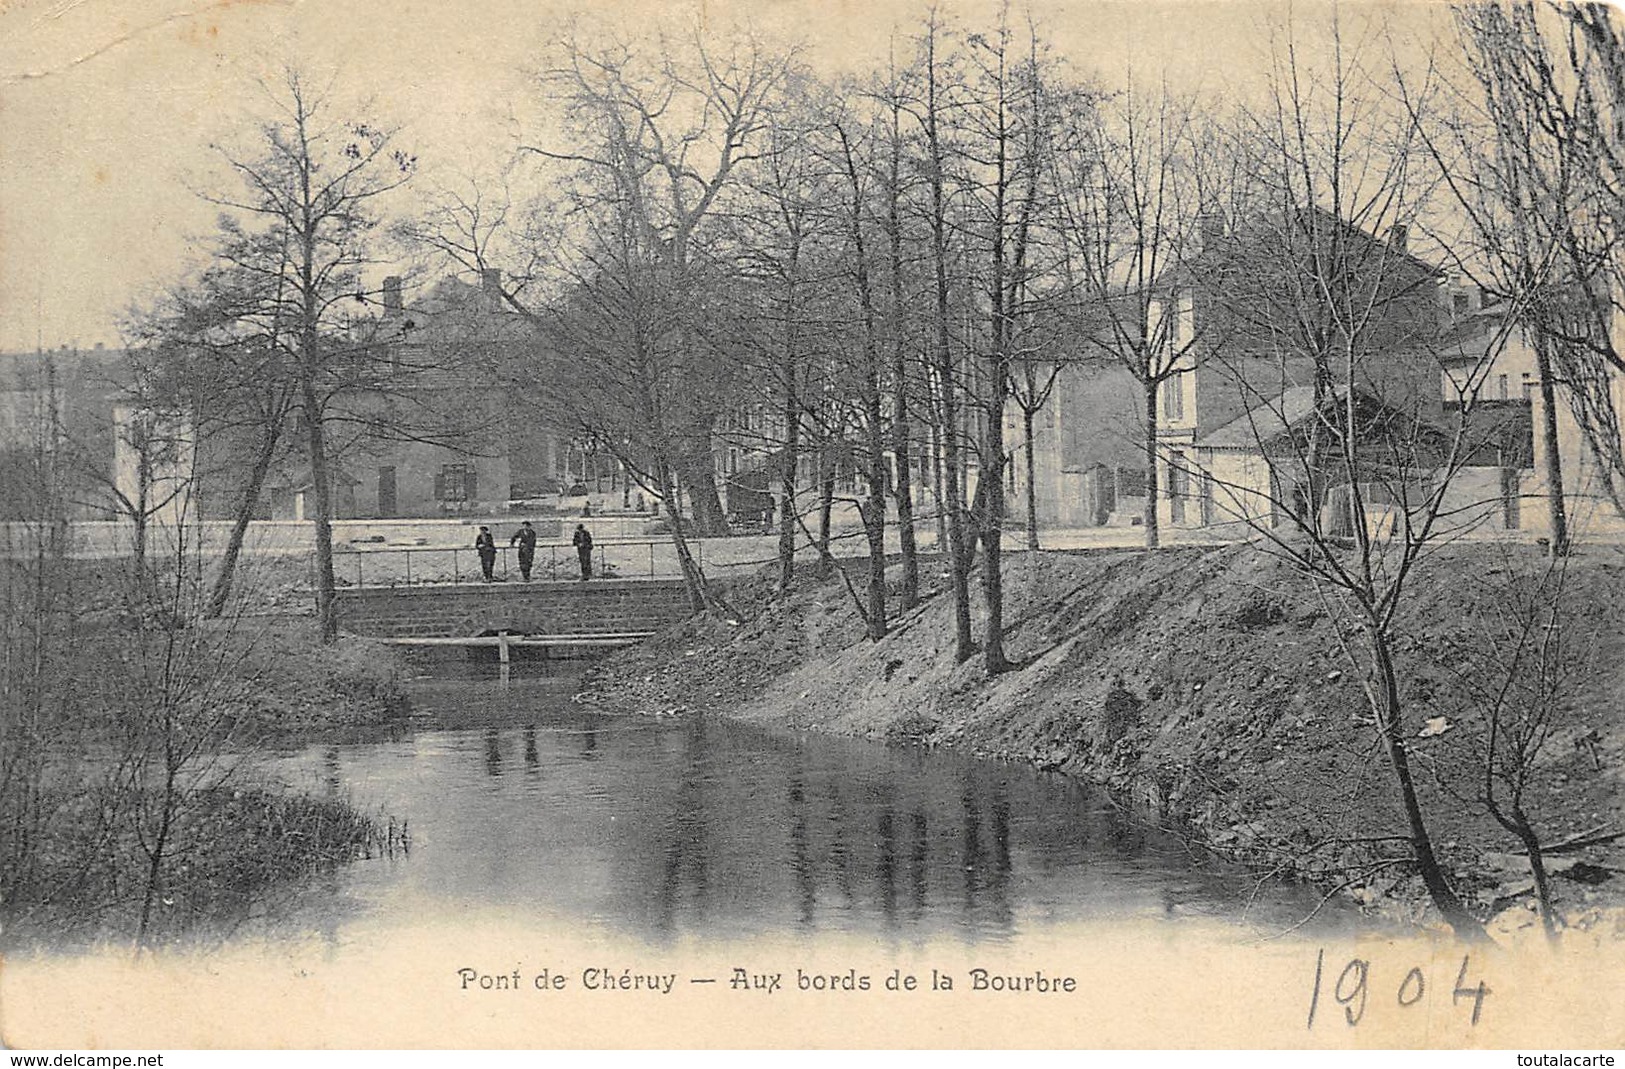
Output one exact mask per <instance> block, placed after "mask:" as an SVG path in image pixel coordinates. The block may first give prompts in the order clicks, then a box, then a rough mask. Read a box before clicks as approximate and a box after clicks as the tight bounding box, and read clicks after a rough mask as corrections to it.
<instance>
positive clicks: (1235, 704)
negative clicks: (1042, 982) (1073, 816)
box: [589, 546, 1625, 927]
mask: <svg viewBox="0 0 1625 1069" xmlns="http://www.w3.org/2000/svg"><path fill="white" fill-rule="evenodd" d="M1542 567H1543V565H1542V564H1541V562H1540V560H1539V558H1538V557H1536V556H1534V555H1533V554H1528V555H1525V554H1524V551H1522V550H1518V549H1506V548H1498V547H1466V548H1461V549H1452V550H1448V551H1441V552H1440V553H1438V554H1436V555H1435V556H1433V557H1432V558H1431V559H1430V560H1429V561H1428V562H1427V564H1426V565H1425V566H1424V567H1423V568H1422V569H1421V570H1420V571H1419V572H1418V573H1417V574H1416V576H1415V577H1414V580H1413V582H1414V585H1413V586H1412V587H1411V593H1410V595H1409V596H1408V598H1407V599H1406V601H1405V602H1404V604H1403V606H1402V609H1401V611H1400V613H1399V616H1398V618H1397V619H1396V621H1395V627H1394V633H1395V635H1396V639H1397V642H1396V646H1397V650H1398V657H1399V665H1398V668H1399V675H1400V679H1401V681H1402V686H1403V697H1404V699H1405V707H1406V710H1407V712H1406V721H1405V724H1404V736H1405V738H1406V739H1407V745H1408V747H1409V750H1410V753H1411V755H1412V759H1413V762H1414V764H1415V766H1416V768H1417V777H1418V781H1419V782H1418V788H1419V791H1420V792H1421V795H1422V800H1423V803H1424V805H1425V807H1426V812H1427V814H1428V816H1429V818H1430V821H1431V823H1432V830H1433V833H1434V837H1435V839H1436V842H1437V844H1438V845H1439V847H1440V849H1441V852H1442V854H1443V860H1444V863H1445V865H1446V867H1447V869H1448V871H1449V873H1450V875H1451V877H1452V879H1453V880H1454V881H1455V883H1456V884H1457V885H1458V886H1459V887H1460V888H1461V889H1462V890H1463V891H1464V892H1465V893H1466V894H1467V895H1468V896H1469V897H1470V898H1471V899H1472V901H1473V903H1474V907H1475V909H1476V910H1477V911H1478V912H1479V913H1480V914H1481V915H1485V916H1489V915H1493V914H1501V915H1502V916H1501V923H1503V924H1506V925H1512V926H1514V927H1516V926H1521V925H1524V924H1526V923H1527V922H1528V918H1529V916H1530V915H1529V914H1528V911H1527V909H1526V908H1525V907H1526V904H1527V903H1528V893H1527V892H1528V887H1527V884H1528V880H1527V875H1528V874H1527V868H1524V869H1523V871H1522V872H1520V871H1519V868H1518V865H1519V859H1518V858H1517V857H1516V856H1515V850H1516V849H1517V843H1516V841H1515V840H1514V839H1513V838H1512V836H1511V835H1510V834H1508V833H1507V832H1506V831H1505V830H1504V829H1502V828H1501V827H1500V825H1498V824H1497V823H1496V822H1495V821H1494V820H1493V819H1492V818H1491V817H1490V815H1489V814H1488V813H1487V812H1486V811H1485V809H1484V807H1483V806H1482V805H1480V804H1478V802H1477V800H1476V799H1475V798H1474V797H1472V788H1473V778H1472V776H1471V775H1470V774H1469V773H1470V770H1471V769H1472V768H1473V767H1474V762H1475V761H1478V760H1479V759H1480V757H1481V752H1480V751H1481V747H1482V743H1483V741H1484V738H1485V735H1484V732H1483V731H1482V730H1481V727H1482V710H1481V709H1480V708H1478V707H1477V706H1476V705H1475V701H1476V698H1475V697H1474V694H1475V692H1474V691H1473V688H1472V687H1471V686H1470V685H1469V684H1470V683H1471V681H1472V680H1473V679H1474V678H1482V677H1484V676H1485V675H1486V674H1493V670H1494V660H1495V658H1496V657H1497V656H1498V650H1499V649H1500V647H1501V644H1503V643H1504V641H1505V626H1504V625H1505V624H1506V622H1507V621H1506V611H1505V610H1506V605H1507V604H1508V602H1509V598H1510V597H1511V594H1512V593H1513V592H1516V591H1517V590H1521V589H1524V588H1525V587H1526V586H1527V584H1528V582H1529V577H1530V576H1538V575H1539V574H1541V570H1542ZM932 579H933V584H934V585H933V587H932V589H931V590H930V592H929V595H928V597H927V599H926V601H925V603H924V604H923V605H922V606H921V608H920V609H918V610H917V611H915V612H913V613H911V614H908V615H906V616H904V617H903V618H901V619H899V620H897V621H896V622H895V624H894V626H893V628H892V630H891V633H890V634H889V635H888V636H887V637H886V638H885V639H883V640H881V641H879V642H875V643H870V642H868V641H866V640H865V639H864V638H863V628H862V625H861V621H860V620H859V619H858V616H857V613H856V611H855V609H854V607H853V605H852V604H851V600H850V598H849V596H848V595H847V593H846V589H845V586H844V584H842V583H841V582H840V580H839V579H834V580H830V581H826V582H822V583H820V582H808V583H806V584H804V585H803V586H802V587H801V588H800V589H799V590H797V591H795V592H794V593H793V594H792V595H791V596H789V597H784V598H775V597H773V596H771V595H772V592H771V589H770V587H768V586H767V585H766V583H765V582H758V583H755V584H745V585H743V586H741V587H740V588H739V589H738V590H736V591H735V592H734V594H733V598H732V600H733V604H734V605H735V606H736V607H738V608H740V609H741V610H742V611H743V612H745V614H746V617H745V618H744V619H743V620H741V621H739V622H737V623H730V622H727V621H721V620H716V619H696V620H693V621H691V622H689V623H688V624H685V625H683V626H682V627H680V628H677V629H675V630H673V631H670V632H668V633H666V634H664V635H662V636H661V637H659V638H658V639H656V640H654V641H652V642H650V643H648V644H646V645H645V646H643V647H641V648H638V649H635V650H632V651H628V652H627V653H625V654H623V655H620V656H618V657H616V658H614V659H612V660H611V661H610V662H608V663H607V664H606V665H605V666H604V667H603V668H601V669H600V670H599V671H598V672H597V673H596V674H595V675H594V677H592V679H591V680H590V682H589V686H590V690H591V692H592V694H593V696H594V697H595V698H596V699H597V700H599V701H602V702H604V703H606V704H614V705H619V706H629V707H631V708H633V709H636V710H638V711H642V712H650V713H678V714H689V715H693V714H699V713H707V712H709V713H719V714H723V715H727V716H732V717H738V718H742V719H746V720H754V721H761V722H772V723H777V724H783V725H788V726H792V727H797V728H809V729H816V730H823V731H834V732H840V733H845V734H852V735H860V736H867V737H872V738H877V739H884V740H887V741H891V742H899V743H909V744H917V745H930V746H938V745H943V746H955V747H962V748H965V749H968V750H971V751H974V752H978V753H983V754H987V755H993V756H999V757H1005V758H1015V759H1022V760H1027V761H1031V762H1034V763H1036V764H1038V765H1040V766H1042V767H1046V768H1053V769H1058V770H1062V771H1065V772H1067V773H1071V774H1074V775H1077V776H1080V777H1082V778H1086V779H1089V780H1091V781H1094V782H1098V783H1101V784H1105V785H1107V786H1108V787H1110V788H1111V789H1113V790H1114V791H1116V792H1118V793H1120V794H1121V795H1123V796H1126V797H1130V798H1132V799H1134V800H1135V801H1136V802H1138V803H1140V804H1141V805H1142V806H1143V807H1144V808H1145V809H1146V811H1147V812H1149V813H1153V814H1155V815H1157V816H1158V817H1160V818H1161V819H1162V820H1163V821H1164V822H1166V823H1168V824H1169V825H1171V826H1175V827H1178V828H1182V829H1184V830H1186V832H1187V833H1188V834H1190V835H1191V836H1192V837H1193V839H1195V840H1197V841H1200V842H1202V843H1204V844H1206V845H1208V846H1210V847H1212V848H1213V849H1215V850H1217V851H1219V852H1221V853H1223V854H1226V855H1227V856H1231V857H1236V858H1241V859H1243V860H1246V861H1248V862H1251V863H1253V864H1255V865H1256V866H1257V867H1258V868H1259V869H1260V870H1261V871H1271V872H1278V873H1281V874H1290V875H1296V876H1300V877H1304V878H1309V879H1313V880H1316V881H1319V882H1321V883H1323V884H1325V885H1327V886H1329V887H1341V888H1343V889H1345V890H1347V891H1348V892H1349V893H1352V894H1354V895H1355V896H1356V897H1357V898H1360V899H1362V900H1364V901H1368V902H1377V901H1379V900H1382V901H1384V902H1385V904H1386V906H1387V908H1390V909H1396V908H1397V909H1400V910H1403V911H1408V912H1410V913H1411V914H1413V915H1416V916H1418V917H1420V915H1421V914H1422V912H1423V910H1422V906H1421V903H1422V902H1423V901H1424V897H1425V896H1423V895H1422V894H1420V888H1419V885H1418V881H1417V880H1416V878H1415V877H1414V876H1413V875H1412V874H1411V873H1410V871H1409V868H1408V867H1407V866H1406V865H1405V864H1404V863H1403V860H1402V859H1403V858H1404V857H1405V856H1406V854H1405V850H1406V844H1405V843H1404V842H1402V841H1401V838H1400V837H1401V836H1402V835H1403V832H1404V824H1403V821H1402V819H1401V817H1400V814H1399V812H1398V809H1397V806H1396V804H1395V792H1394V790H1393V788H1392V779H1391V774H1390V773H1389V771H1388V769H1387V767H1386V765H1385V763H1384V759H1383V756H1382V753H1381V750H1380V749H1379V748H1378V746H1377V744H1376V738H1375V732H1374V729H1373V727H1372V725H1371V723H1370V720H1369V712H1368V708H1367V705H1366V701H1365V697H1364V694H1363V692H1362V687H1363V686H1364V685H1365V683H1366V678H1365V675H1364V673H1363V672H1362V671H1361V670H1360V668H1359V665H1358V664H1357V663H1356V662H1355V661H1353V660H1351V658H1350V657H1349V655H1348V653H1347V652H1346V649H1345V647H1346V644H1347V643H1349V642H1350V635H1349V634H1348V633H1347V632H1346V631H1345V632H1344V633H1342V634H1341V636H1340V633H1339V628H1338V626H1337V623H1338V620H1339V615H1338V612H1337V610H1336V607H1335V606H1334V605H1331V604H1330V603H1328V601H1327V600H1326V598H1325V597H1324V596H1323V592H1321V591H1317V589H1316V588H1315V587H1314V586H1313V585H1312V584H1311V583H1310V582H1309V581H1308V580H1307V579H1306V578H1305V577H1304V576H1302V575H1301V574H1299V573H1297V572H1296V571H1294V570H1293V569H1291V568H1290V567H1289V566H1287V565H1286V564H1285V563H1284V562H1283V561H1281V560H1280V559H1278V558H1276V557H1274V556H1272V555H1270V554H1268V553H1266V552H1263V551H1262V550H1259V549H1257V548H1254V547H1248V546H1231V547H1223V548H1215V549H1181V550H1169V551H1163V552H1159V553H1155V554H1144V553H1140V552H1129V551H1123V552H1117V551H1102V552H1093V553H1086V554H1076V555H1068V554H1026V555H1022V556H1018V557H1016V558H1014V559H1012V560H1011V561H1010V562H1009V564H1008V567H1007V572H1006V579H1005V582H1006V592H1007V596H1008V603H1007V609H1006V620H1007V621H1008V622H1009V633H1008V645H1009V650H1010V653H1011V655H1012V656H1013V657H1015V658H1017V659H1018V660H1019V661H1021V662H1022V667H1021V668H1019V669H1018V670H1016V671H1013V672H1010V673H1007V674H1003V675H999V676H997V677H994V678H988V677H986V675H985V674H984V673H983V672H982V670H981V668H980V666H979V664H978V663H976V662H975V661H974V660H973V661H972V662H971V663H967V664H963V665H958V664H955V663H954V660H953V655H952V650H953V642H952V639H953V632H952V621H951V616H950V612H949V606H948V604H947V602H948V598H947V595H946V594H945V593H943V592H942V587H941V584H942V582H943V577H941V576H935V577H932ZM1564 589H1565V591H1566V593H1565V594H1564V601H1563V621H1564V625H1563V626H1564V633H1565V635H1567V636H1568V637H1569V649H1570V650H1571V652H1572V657H1571V658H1570V660H1571V662H1572V663H1570V669H1571V671H1570V674H1569V677H1568V678H1567V679H1566V680H1565V681H1564V686H1563V689H1562V693H1561V695H1560V702H1561V709H1560V710H1559V711H1558V712H1559V714H1560V715H1554V716H1553V717H1552V719H1551V722H1550V724H1549V730H1548V731H1547V732H1546V734H1545V736H1544V737H1543V739H1542V740H1541V741H1542V743H1543V744H1542V745H1541V746H1540V748H1539V753H1538V757H1537V758H1536V760H1535V761H1534V763H1533V767H1532V768H1531V777H1530V787H1529V793H1528V796H1527V799H1526V807H1527V809H1528V810H1529V812H1530V814H1531V815H1532V816H1533V818H1534V820H1535V822H1536V824H1537V826H1538V829H1539V831H1540V833H1541V835H1542V838H1543V839H1544V840H1545V841H1546V842H1548V843H1554V842H1562V841H1564V840H1565V839H1568V838H1572V837H1574V836H1577V835H1584V833H1587V832H1591V831H1595V829H1597V828H1599V827H1601V828H1612V829H1614V830H1618V829H1619V828H1620V827H1622V826H1625V825H1622V824H1621V819H1622V817H1625V813H1622V811H1621V805H1620V790H1619V788H1620V768H1621V761H1620V758H1621V756H1622V753H1625V730H1622V728H1625V701H1622V700H1621V698H1622V697H1625V694H1622V691H1625V674H1622V672H1621V669H1620V667H1619V666H1620V663H1621V660H1620V655H1621V654H1622V653H1625V648H1622V646H1625V637H1622V636H1625V627H1622V624H1625V559H1621V558H1620V557H1619V555H1618V554H1617V553H1615V552H1613V551H1598V552H1596V553H1593V554H1588V555H1585V556H1582V557H1580V558H1577V559H1575V560H1574V561H1573V562H1572V564H1571V565H1570V570H1569V574H1568V575H1567V578H1566V580H1565V584H1564ZM978 626H980V624H979V622H978ZM1355 637H1356V638H1357V636H1355ZM1614 845H1615V844H1614V843H1612V842H1609V843H1602V844H1599V845H1597V846H1595V847H1593V848H1590V849H1587V850H1574V851H1569V852H1565V853H1563V854H1561V855H1560V856H1559V857H1554V859H1553V860H1554V861H1555V862H1556V863H1557V866H1558V867H1559V868H1561V869H1563V871H1562V872H1560V873H1559V874H1558V875H1559V879H1558V880H1557V881H1556V882H1557V890H1558V894H1559V897H1560V901H1561V904H1562V905H1563V906H1564V907H1565V909H1567V910H1568V911H1569V912H1570V913H1571V914H1572V915H1573V916H1575V917H1576V918H1577V919H1578V922H1580V923H1586V922H1587V919H1588V918H1590V919H1593V920H1594V919H1595V916H1599V915H1600V914H1596V913H1595V910H1596V908H1597V907H1598V906H1599V905H1601V904H1602V903H1604V902H1605V901H1606V897H1605V896H1606V895H1607V894H1608V892H1609V889H1610V886H1611V885H1617V884H1618V883H1619V882H1620V881H1618V880H1608V879H1607V877H1608V876H1610V875H1612V871H1613V870H1615V869H1619V868H1621V867H1622V858H1621V856H1620V854H1619V853H1618V851H1617V850H1615V849H1614ZM1509 859H1510V860H1509ZM1570 876H1572V877H1573V878H1572V879H1571V878H1569V877H1570Z"/></svg>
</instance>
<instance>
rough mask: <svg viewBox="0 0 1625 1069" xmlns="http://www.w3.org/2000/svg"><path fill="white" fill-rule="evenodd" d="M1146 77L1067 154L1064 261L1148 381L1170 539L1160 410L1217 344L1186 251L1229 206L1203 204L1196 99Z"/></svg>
mask: <svg viewBox="0 0 1625 1069" xmlns="http://www.w3.org/2000/svg"><path fill="white" fill-rule="evenodd" d="M1147 97H1148V94H1147V93H1146V92H1145V91H1144V90H1142V89H1140V88H1139V87H1137V86H1134V85H1130V87H1129V88H1128V89H1127V90H1126V91H1125V92H1124V93H1122V94H1120V95H1118V96H1117V97H1115V98H1110V99H1108V100H1106V101H1103V102H1101V103H1100V104H1099V105H1098V107H1091V108H1090V109H1089V111H1088V112H1087V113H1086V114H1085V115H1084V116H1082V117H1081V123H1082V124H1083V126H1084V129H1085V131H1086V133H1085V136H1084V137H1083V138H1082V139H1081V140H1080V142H1079V143H1078V144H1077V145H1076V146H1074V148H1073V150H1072V151H1071V152H1068V153H1066V154H1063V155H1062V156H1060V157H1059V159H1058V163H1057V166H1058V167H1059V168H1060V169H1061V171H1062V182H1063V187H1064V188H1066V189H1068V190H1070V192H1071V196H1069V197H1068V198H1066V200H1065V201H1064V202H1063V212H1064V235H1065V240H1066V242H1067V244H1068V246H1069V250H1068V255H1067V257H1066V258H1065V260H1064V264H1065V268H1066V270H1067V271H1068V272H1069V273H1071V275H1072V277H1071V278H1070V279H1069V280H1068V282H1069V288H1070V289H1071V290H1072V291H1073V292H1075V293H1076V294H1078V299H1079V300H1080V301H1081V302H1082V303H1083V305H1084V307H1083V309H1082V311H1081V313H1080V315H1079V316H1078V321H1079V322H1080V323H1082V324H1083V325H1084V327H1085V329H1086V330H1087V332H1088V336H1089V340H1090V342H1091V343H1092V344H1093V345H1095V346H1097V347H1098V348H1099V349H1100V350H1101V351H1103V352H1105V353H1107V354H1109V355H1110V356H1111V357H1112V358H1113V359H1115V360H1116V361H1117V362H1118V363H1120V364H1121V365H1122V366H1123V367H1124V368H1126V369H1127V370H1128V372H1129V374H1131V375H1132V376H1133V377H1134V380H1135V381H1136V382H1137V383H1138V384H1139V386H1140V392H1141V398H1142V404H1141V410H1142V417H1143V419H1142V426H1141V432H1142V435H1143V439H1142V445H1143V452H1144V456H1145V518H1144V529H1145V544H1146V548H1148V549H1155V548H1157V546H1158V545H1159V544H1160V543H1161V533H1160V530H1161V528H1160V517H1159V509H1160V502H1159V496H1160V493H1161V470H1162V468H1163V467H1164V466H1165V462H1166V458H1165V457H1163V456H1162V452H1163V446H1162V444H1161V439H1160V435H1159V428H1160V427H1161V426H1162V423H1163V420H1162V414H1161V410H1162V409H1167V411H1168V414H1169V415H1170V416H1172V415H1174V414H1175V413H1176V412H1177V413H1183V411H1184V398H1185V383H1186V382H1187V378H1186V376H1187V374H1188V373H1189V372H1191V371H1192V370H1193V359H1194V356H1195V354H1196V352H1197V351H1198V349H1199V348H1209V349H1211V348H1214V347H1215V346H1216V344H1217V342H1216V339H1215V338H1214V334H1215V333H1216V332H1214V331H1213V330H1212V329H1211V322H1212V321H1211V320H1210V319H1207V320H1204V319H1202V318H1200V317H1198V316H1196V315H1195V314H1194V313H1195V309H1194V307H1193V305H1192V303H1191V297H1190V292H1191V286H1190V278H1189V275H1188V272H1187V271H1186V270H1185V264H1186V263H1187V261H1189V260H1192V259H1194V258H1195V257H1196V256H1197V255H1198V254H1199V253H1200V251H1201V248H1202V236H1203V234H1202V227H1203V226H1204V222H1205V224H1206V226H1207V232H1208V237H1209V238H1210V239H1211V238H1212V237H1214V236H1215V232H1216V224H1217V225H1219V226H1222V219H1223V217H1222V216H1221V215H1215V214H1204V209H1206V208H1212V207H1214V206H1213V205H1211V204H1209V205H1204V204H1203V203H1202V196H1201V193H1202V191H1201V189H1200V188H1199V185H1198V183H1197V182H1196V180H1195V179H1196V175H1197V174H1198V172H1199V168H1198V161H1197V157H1198V155H1199V154H1200V152H1201V147H1200V136H1201V135H1200V117H1199V115H1198V113H1197V111H1196V105H1195V102H1194V101H1193V100H1192V99H1190V98H1185V97H1180V96H1178V95H1177V94H1174V93H1173V92H1171V91H1169V90H1168V89H1167V87H1166V86H1163V87H1161V89H1160V91H1158V92H1156V93H1155V94H1154V95H1151V96H1150V99H1147Z"/></svg>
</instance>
